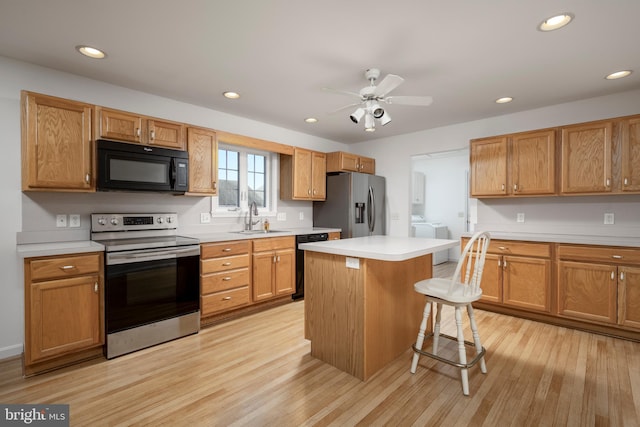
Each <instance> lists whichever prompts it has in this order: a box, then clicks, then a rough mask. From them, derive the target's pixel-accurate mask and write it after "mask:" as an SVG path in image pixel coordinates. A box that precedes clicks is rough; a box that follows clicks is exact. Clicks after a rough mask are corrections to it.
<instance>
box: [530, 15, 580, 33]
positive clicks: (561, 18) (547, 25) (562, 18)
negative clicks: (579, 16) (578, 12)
mask: <svg viewBox="0 0 640 427" xmlns="http://www.w3.org/2000/svg"><path fill="white" fill-rule="evenodd" d="M573 18H575V16H574V15H573V13H568V12H564V13H559V14H558V15H554V16H551V17H549V18H547V19H545V20H544V21H542V22H541V23H540V24H538V30H539V31H544V32H546V31H553V30H558V29H560V28H562V27H564V26H566V25H568V24H569V22H571V21H572V20H573Z"/></svg>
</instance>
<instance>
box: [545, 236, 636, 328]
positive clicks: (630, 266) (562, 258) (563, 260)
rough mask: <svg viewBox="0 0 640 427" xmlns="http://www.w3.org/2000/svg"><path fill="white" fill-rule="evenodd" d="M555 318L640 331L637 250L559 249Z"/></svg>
mask: <svg viewBox="0 0 640 427" xmlns="http://www.w3.org/2000/svg"><path fill="white" fill-rule="evenodd" d="M557 257H558V314H559V315H561V316H566V317H571V318H578V319H584V320H587V321H591V322H597V323H604V324H610V325H616V326H618V327H623V328H628V329H636V330H640V250H639V249H631V248H615V247H604V246H586V245H560V246H558V250H557Z"/></svg>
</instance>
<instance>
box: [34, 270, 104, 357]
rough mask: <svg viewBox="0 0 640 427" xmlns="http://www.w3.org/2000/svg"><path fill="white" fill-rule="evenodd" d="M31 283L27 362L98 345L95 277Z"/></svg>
mask: <svg viewBox="0 0 640 427" xmlns="http://www.w3.org/2000/svg"><path fill="white" fill-rule="evenodd" d="M30 286H31V288H30V294H31V295H30V300H29V323H28V328H29V342H30V344H31V346H30V347H31V348H30V349H29V351H26V352H25V355H26V357H27V363H31V362H33V361H38V360H40V359H44V358H48V357H51V356H56V355H61V354H64V353H68V352H72V351H77V350H82V349H85V348H90V347H93V346H96V345H100V344H101V334H100V325H101V320H100V319H101V316H100V293H99V289H98V287H99V278H98V276H81V277H74V278H69V279H61V280H52V281H47V282H40V283H34V284H32V285H30Z"/></svg>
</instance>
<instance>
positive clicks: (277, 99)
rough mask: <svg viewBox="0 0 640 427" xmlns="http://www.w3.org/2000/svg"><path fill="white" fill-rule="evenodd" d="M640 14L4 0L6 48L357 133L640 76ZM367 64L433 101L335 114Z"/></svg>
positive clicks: (546, 100)
mask: <svg viewBox="0 0 640 427" xmlns="http://www.w3.org/2000/svg"><path fill="white" fill-rule="evenodd" d="M560 12H571V13H573V14H574V15H575V19H574V21H573V22H572V23H571V24H570V25H569V26H568V27H565V28H563V29H560V30H557V31H552V32H548V33H543V32H540V31H537V30H536V27H537V25H538V24H539V23H540V22H541V21H542V20H544V19H545V18H548V17H549V16H551V15H554V14H557V13H560ZM639 17H640V1H638V0H614V1H604V0H562V1H560V0H519V1H514V0H485V1H477V0H459V1H442V0H395V1H389V0H368V1H361V0H320V1H310V0H226V1H223V0H180V1H176V0H111V1H104V0H55V1H52V0H0V55H2V56H7V57H11V58H16V59H19V60H23V61H26V62H31V63H35V64H40V65H43V66H46V67H51V68H54V69H58V70H63V71H67V72H70V73H74V74H78V75H82V76H87V77H90V78H93V79H97V80H101V81H105V82H109V83H113V84H116V85H120V86H124V87H128V88H132V89H137V90H140V91H144V92H148V93H153V94H156V95H160V96H164V97H168V98H172V99H176V100H180V101H184V102H187V103H191V104H196V105H201V106H205V107H208V108H211V109H214V110H219V111H223V112H226V113H230V114H233V115H237V116H242V117H247V118H251V119H255V120H258V121H261V122H266V123H270V124H273V125H276V126H281V127H285V128H288V129H293V130H297V131H300V132H304V133H308V134H312V135H317V136H319V137H323V138H327V139H330V140H334V141H339V142H345V143H352V142H359V141H366V140H370V139H374V138H381V137H388V136H392V135H398V134H403V133H409V132H415V131H420V130H424V129H429V128H434V127H438V126H443V125H448V124H454V123H461V122H466V121H471V120H476V119H482V118H486V117H492V116H497V115H502V114H507V113H512V112H516V111H522V110H529V109H533V108H537V107H542V106H547V105H553V104H558V103H563V102H568V101H574V100H578V99H584V98H590V97H594V96H600V95H605V94H609V93H615V92H621V91H627V90H632V89H638V88H640V23H639ZM79 44H88V45H92V46H94V47H98V48H101V49H103V50H105V51H106V52H107V55H108V56H107V58H106V59H103V60H99V61H98V60H91V59H87V58H85V57H82V56H81V55H80V54H78V53H77V52H76V51H75V49H74V48H75V46H76V45H79ZM367 68H379V69H381V71H382V76H384V75H386V74H387V73H392V74H398V75H400V76H402V77H404V78H405V79H406V81H405V82H404V83H403V84H402V85H401V86H400V87H398V88H397V89H396V90H394V91H393V92H392V95H431V96H433V98H434V102H433V104H432V105H431V106H429V107H408V106H401V105H391V106H388V107H387V111H388V112H389V114H390V115H391V117H392V118H393V120H392V122H391V123H389V124H388V125H387V126H385V127H380V126H377V130H376V132H374V133H368V132H364V130H363V128H364V126H363V125H362V123H360V124H359V125H356V124H354V123H352V122H351V121H350V120H349V114H350V112H351V110H344V111H341V112H340V113H336V114H329V113H330V112H331V111H334V110H336V109H338V108H340V107H342V106H344V105H346V104H350V103H352V101H353V100H352V98H350V97H348V96H345V95H341V94H332V93H327V92H325V91H323V90H322V88H323V87H331V88H336V89H343V90H348V91H353V92H358V91H359V89H361V88H362V87H363V86H365V85H366V84H367V82H366V80H365V79H364V75H363V73H364V70H365V69H367ZM621 69H633V70H635V72H634V73H633V74H632V75H631V76H630V77H627V78H625V79H621V80H617V81H608V80H605V79H604V78H603V77H604V76H605V75H606V74H608V73H610V72H613V71H617V70H621ZM225 90H234V91H237V92H239V93H241V94H242V97H241V98H240V99H239V100H235V101H230V100H227V99H225V98H223V97H222V96H221V94H222V92H223V91H225ZM502 96H511V97H513V98H514V101H513V102H512V103H510V104H502V105H498V104H495V103H494V100H495V99H496V98H499V97H502ZM308 116H315V117H317V118H318V119H319V122H318V123H316V124H313V125H309V124H306V123H304V121H303V119H304V118H305V117H308Z"/></svg>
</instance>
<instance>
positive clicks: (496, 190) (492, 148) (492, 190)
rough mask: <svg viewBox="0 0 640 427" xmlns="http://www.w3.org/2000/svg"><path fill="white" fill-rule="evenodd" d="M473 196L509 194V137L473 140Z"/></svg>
mask: <svg viewBox="0 0 640 427" xmlns="http://www.w3.org/2000/svg"><path fill="white" fill-rule="evenodd" d="M470 154H471V196H504V195H506V194H507V138H506V137H501V138H491V139H485V140H477V141H472V142H471V153H470Z"/></svg>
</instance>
